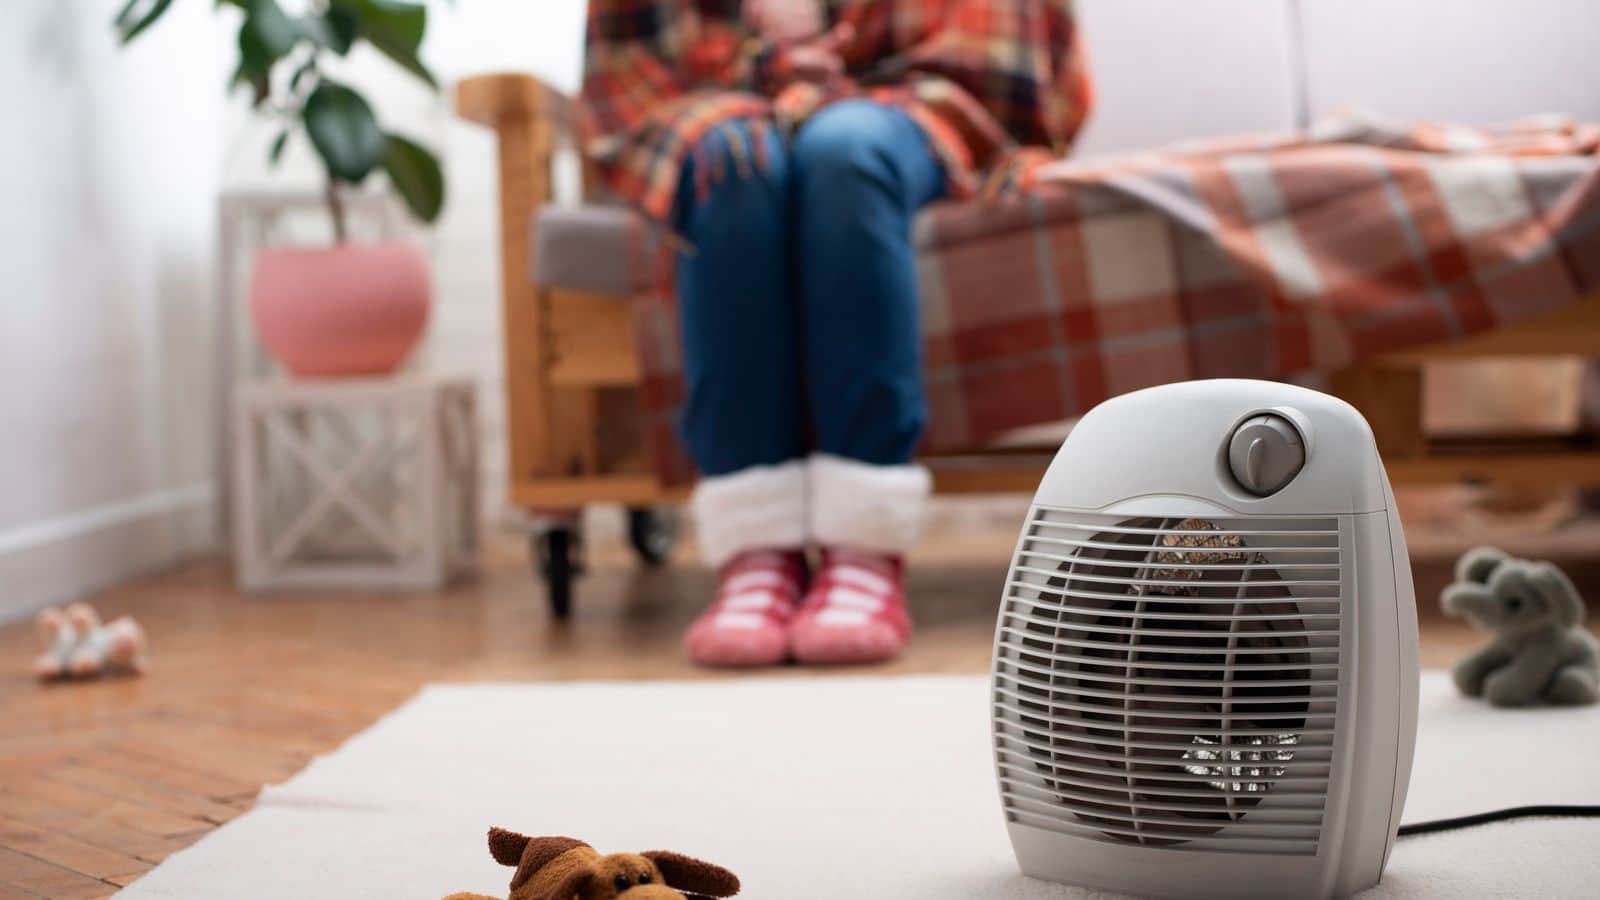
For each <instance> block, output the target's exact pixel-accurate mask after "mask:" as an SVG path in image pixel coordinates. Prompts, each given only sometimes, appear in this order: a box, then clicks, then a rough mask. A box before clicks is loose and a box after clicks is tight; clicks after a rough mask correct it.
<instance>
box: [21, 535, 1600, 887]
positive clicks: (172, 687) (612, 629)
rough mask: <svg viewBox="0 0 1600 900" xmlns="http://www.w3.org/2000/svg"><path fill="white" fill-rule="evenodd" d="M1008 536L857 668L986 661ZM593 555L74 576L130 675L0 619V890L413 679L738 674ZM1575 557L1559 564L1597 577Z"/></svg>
mask: <svg viewBox="0 0 1600 900" xmlns="http://www.w3.org/2000/svg"><path fill="white" fill-rule="evenodd" d="M1014 540H1015V533H1014V532H1010V531H1008V529H1006V528H988V529H980V533H976V534H974V533H972V532H971V530H970V529H965V530H964V529H954V530H952V532H951V536H948V537H945V538H933V539H931V540H930V541H928V542H925V544H924V546H923V547H922V548H920V549H919V551H918V553H917V554H916V558H915V559H914V565H913V567H912V569H911V573H912V574H911V595H912V597H913V600H914V607H915V611H916V615H917V622H918V628H919V631H918V634H917V638H916V640H915V641H914V642H913V644H912V648H911V650H910V652H909V653H907V654H906V656H905V657H904V658H903V659H901V660H899V661H897V662H895V663H893V664H892V665H889V666H884V667H880V668H876V669H874V670H872V671H874V672H878V673H884V674H889V673H905V672H971V673H976V672H981V671H983V670H984V669H985V668H986V667H987V664H988V660H989V645H990V641H991V639H992V629H993V626H994V622H993V616H994V604H995V591H996V584H997V583H998V582H999V581H1000V579H1001V577H1002V576H1003V573H1004V567H1005V560H1006V559H1007V557H1008V556H1009V553H1010V549H1011V544H1012V542H1013V541H1014ZM1589 546H1590V547H1592V546H1595V545H1594V544H1590V545H1589ZM592 555H593V557H594V558H593V559H592V561H591V567H592V570H593V571H592V572H591V574H590V575H589V576H588V577H587V578H586V579H585V580H584V581H583V583H582V586H581V594H580V598H579V605H578V611H577V615H576V618H575V620H574V621H573V622H572V623H570V624H569V625H566V626H562V627H557V626H555V625H553V624H552V623H551V622H550V621H549V620H548V619H547V617H546V615H545V612H544V609H543V606H542V603H541V598H540V596H539V593H538V589H537V588H536V587H535V584H534V582H533V581H532V579H531V577H530V576H529V574H528V570H527V568H526V561H525V559H524V558H523V556H522V554H521V552H520V547H518V546H515V545H513V544H510V543H502V544H497V545H495V546H492V547H491V548H490V549H489V551H488V552H487V554H486V563H485V571H484V573H483V574H482V575H481V576H480V577H479V578H478V579H477V580H476V581H474V582H472V583H469V584H464V585H462V586H460V587H457V588H455V589H452V590H449V591H446V592H442V593H438V594H425V595H416V596H406V597H383V596H362V595H352V594H309V593H307V594H295V595H286V596H274V597H247V596H242V595H240V594H239V593H237V592H235V591H234V590H233V588H232V586H231V582H230V574H229V571H228V569H227V567H226V566H225V565H224V564H222V563H219V562H196V563H191V564H187V565H184V566H182V567H181V568H179V569H177V570H176V571H172V572H168V573H165V574H161V575H157V576H154V577H150V578H146V579H143V580H140V581H138V582H136V583H133V584H129V585H126V586H123V587H119V588H116V589H114V590H110V591H107V592H104V593H103V594H102V595H100V596H98V597H95V598H92V599H93V601H94V602H95V603H96V604H97V605H98V606H99V607H100V609H101V611H102V613H104V614H107V615H117V614H121V613H125V612H126V613H132V614H134V615H135V616H136V617H138V618H139V620H140V621H141V622H142V623H143V624H144V626H145V628H146V630H147V631H148V632H149V634H150V636H151V641H152V645H153V650H154V652H153V665H152V669H151V671H150V673H149V674H148V675H147V676H145V677H143V678H136V679H121V680H116V681H108V682H102V683H92V684H67V685H55V686H39V685H37V684H35V683H34V682H33V681H32V680H31V679H30V678H29V677H28V676H27V675H26V674H25V673H26V669H27V665H28V661H29V660H31V659H32V657H33V656H34V655H35V654H36V653H37V652H38V650H39V639H38V637H37V635H36V634H35V633H34V631H33V629H32V628H31V627H30V626H28V625H27V624H25V623H22V624H13V625H11V626H7V627H5V628H0V660H3V661H4V663H3V667H0V900H7V898H13V897H35V896H38V897H61V898H80V897H99V896H104V895H106V894H109V893H112V892H113V891H115V890H116V888H117V886H119V885H125V884H127V883H129V882H131V881H132V880H133V879H136V878H138V877H139V875H140V874H141V873H143V872H145V871H147V870H149V869H150V868H151V867H152V866H154V865H155V864H156V863H158V862H160V861H161V860H162V859H163V858H165V857H166V856H167V855H168V854H171V853H173V852H175V851H177V850H179V849H181V848H183V847H186V846H188V845H189V844H191V843H193V842H194V841H195V840H197V839H198V838H199V837H200V836H201V835H203V834H205V833H206V832H207V831H209V830H211V829H212V828H215V827H217V826H218V825H219V824H222V823H224V822H227V821H228V820H229V819H232V818H233V817H235V816H238V815H240V814H241V813H243V812H245V811H246V810H247V809H249V807H250V805H251V803H252V802H253V799H254V797H255V794H256V792H257V790H258V789H259V788H260V787H261V785H263V784H267V783H272V782H277V781H281V780H283V779H285V778H287V777H289V776H290V775H292V774H294V773H295V772H297V771H298V770H300V769H301V768H302V767H304V766H305V765H306V763H307V762H308V761H309V760H310V759H311V758H312V757H313V756H315V755H317V754H320V753H325V752H327V751H329V750H332V749H333V748H334V747H336V746H337V745H338V744H339V743H340V742H341V741H343V740H344V739H345V738H347V737H349V736H350V735H352V734H354V733H355V732H357V731H359V730H361V729H362V728H364V727H366V726H367V725H369V724H371V723H372V722H373V721H374V720H375V719H377V718H378V717H379V716H381V715H383V714H384V713H385V712H387V711H389V710H391V709H393V708H394V707H395V706H397V705H398V704H399V703H400V702H401V701H403V700H404V699H406V697H408V696H409V695H410V694H411V693H412V692H414V691H415V690H416V689H417V688H418V687H419V686H421V685H422V684H424V683H427V682H430V681H460V680H475V679H546V680H562V679H581V678H590V677H605V678H612V679H617V678H622V679H627V678H715V677H739V676H727V675H719V674H715V673H706V672H703V671H698V670H695V669H693V668H691V667H690V666H689V665H688V664H687V663H686V662H685V661H684V660H683V658H682V655H681V654H680V652H679V650H678V647H677V641H678V636H679V634H680V632H681V630H682V626H683V625H684V623H685V622H687V621H688V619H689V618H690V617H692V616H693V615H694V613H695V612H696V611H697V609H698V608H699V605H700V604H701V603H702V602H703V599H704V598H705V597H706V596H707V593H708V591H709V589H710V587H711V580H710V576H709V574H708V573H706V572H705V571H704V570H703V569H701V568H700V567H699V566H698V565H694V564H692V563H681V564H678V565H676V566H670V567H667V568H663V569H659V570H654V571H646V570H642V569H639V568H636V567H635V566H634V565H633V564H632V563H631V561H630V560H629V558H628V556H627V554H626V553H625V552H624V551H623V549H622V548H620V547H617V546H605V547H600V548H595V550H594V552H593V554H592ZM1588 559H1589V562H1588V563H1586V564H1582V565H1580V566H1578V572H1577V575H1578V578H1579V580H1580V581H1581V582H1582V584H1583V586H1584V587H1585V588H1587V589H1588V590H1590V591H1591V592H1592V593H1591V596H1597V595H1600V590H1597V588H1600V563H1596V562H1595V561H1594V554H1592V553H1590V554H1588ZM1415 568H1416V573H1417V588H1418V597H1419V599H1420V600H1421V603H1420V605H1421V607H1422V608H1423V610H1424V623H1423V660H1424V664H1425V665H1430V666H1443V665H1446V664H1448V663H1449V661H1450V660H1451V659H1453V658H1454V657H1455V656H1456V655H1458V654H1459V653H1461V652H1462V651H1463V650H1464V649H1466V648H1467V647H1469V646H1471V645H1473V644H1475V643H1476V642H1477V641H1478V638H1477V637H1476V636H1474V635H1473V634H1471V633H1470V632H1469V631H1468V630H1467V629H1466V628H1465V626H1462V625H1461V624H1459V623H1456V622H1449V621H1445V620H1442V619H1440V618H1438V616H1437V614H1436V613H1435V612H1434V611H1433V610H1434V609H1435V602H1434V599H1433V598H1435V597H1437V594H1438V590H1439V588H1440V587H1441V586H1442V585H1443V584H1444V582H1445V581H1446V580H1447V579H1448V575H1449V565H1448V560H1447V559H1446V558H1445V557H1444V556H1443V555H1436V556H1435V557H1433V558H1422V557H1419V559H1418V561H1417V565H1416V567H1415ZM858 673H859V670H856V671H855V672H851V674H858ZM777 674H790V673H789V672H783V671H780V672H778V673H777ZM744 677H748V676H744Z"/></svg>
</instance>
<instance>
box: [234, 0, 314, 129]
mask: <svg viewBox="0 0 1600 900" xmlns="http://www.w3.org/2000/svg"><path fill="white" fill-rule="evenodd" d="M299 40H300V28H299V26H298V25H296V24H295V21H294V20H293V19H291V18H289V17H288V16H287V15H285V14H284V12H283V9H282V8H281V7H280V6H278V4H277V0H248V2H247V3H246V6H245V14H244V21H243V22H242V23H240V25H239V74H238V75H237V76H235V77H236V80H242V81H245V82H247V83H249V84H250V85H251V86H252V87H253V88H254V89H255V98H254V105H256V106H260V105H261V104H262V103H264V102H266V99H267V97H268V95H269V94H270V93H271V90H272V79H271V72H272V67H273V65H274V64H276V63H277V62H278V60H280V59H282V58H283V57H285V56H287V55H288V53H289V51H290V50H292V49H294V45H295V43H296V42H297V41H299Z"/></svg>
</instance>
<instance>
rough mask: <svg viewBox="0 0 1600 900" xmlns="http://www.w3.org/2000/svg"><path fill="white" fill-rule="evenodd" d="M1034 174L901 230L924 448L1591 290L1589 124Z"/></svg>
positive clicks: (1218, 145) (650, 321)
mask: <svg viewBox="0 0 1600 900" xmlns="http://www.w3.org/2000/svg"><path fill="white" fill-rule="evenodd" d="M1037 179H1038V184H1037V185H1036V186H1035V187H1034V188H1033V189H1031V190H1030V191H1029V192H1028V193H1027V195H1026V196H1024V197H1020V198H1016V199H1011V200H1005V201H1002V202H998V203H995V204H988V205H985V204H978V203H948V204H943V205H940V206H936V207H934V208H932V209H931V210H930V211H928V212H927V213H925V214H924V215H923V217H922V218H921V220H920V221H919V224H918V228H917V235H916V240H917V246H918V250H919V265H920V269H921V294H922V311H923V316H922V330H923V342H924V366H925V378H926V384H927V390H928V403H929V420H930V429H929V432H928V434H927V437H926V440H925V448H926V449H927V450H930V451H955V450H962V449H966V448H973V447H977V446H981V445H982V444H984V443H985V442H987V441H989V440H991V439H993V438H994V437H996V436H998V435H1000V434H1001V433H1003V432H1005V431H1008V430H1010V429H1014V428H1019V427H1023V426H1027V425H1035V424H1039V423H1043V422H1051V421H1057V420H1061V419H1065V418H1070V417H1072V416H1076V415H1079V414H1081V413H1083V412H1084V411H1086V410H1087V409H1089V408H1090V407H1091V406H1093V405H1095V404H1096V403H1098V402H1100V401H1101V400H1104V399H1106V398H1108V397H1111V396H1114V395H1117V394H1121V393H1125V392H1127V391H1131V390H1135V389H1138V388H1143V387H1148V386H1151V385H1156V384H1164V383H1168V382H1173V381H1181V380H1186V379H1193V378H1216V377H1254V378H1282V377H1286V376H1291V375H1294V374H1297V373H1301V372H1305V371H1308V370H1327V369H1333V368H1338V367H1341V366H1345V365H1348V364H1350V363H1351V362H1354V361H1358V360H1360V359H1363V358H1366V357H1370V356H1373V355H1375V354H1379V353H1382V352H1385V351H1390V350H1395V349H1399V348H1403V347H1406V346H1411V345H1418V344H1425V343H1430V342H1434V341H1441V340H1448V339H1451V338H1458V337H1461V336H1463V335H1466V334H1469V333H1471V332H1475V331H1480V330H1483V329H1487V328H1492V327H1495V326H1498V325H1505V324H1509V323H1512V322H1515V321H1518V320H1520V319H1524V318H1527V317H1529V316H1532V315H1534V314H1536V313H1539V312H1541V311H1544V310H1547V309H1550V308H1553V307H1557V306H1561V305H1563V304H1567V303H1570V302H1573V301H1574V300H1575V299H1577V298H1579V297H1581V296H1583V295H1584V294H1587V293H1590V292H1593V291H1595V290H1597V289H1600V126H1592V125H1584V126H1579V125H1574V124H1572V123H1569V122H1560V121H1538V122H1530V123H1523V124H1519V125H1515V126H1512V127H1508V128H1505V129H1499V130H1473V129H1465V128H1452V127H1448V126H1432V125H1424V126H1417V127H1412V128H1399V127H1392V126H1387V125H1384V124H1381V123H1376V122H1374V121H1371V120H1365V119H1360V118H1343V119H1340V120H1337V121H1330V122H1326V123H1323V124H1322V125H1320V126H1318V127H1317V128H1314V129H1313V130H1312V131H1311V133H1310V134H1289V135H1276V136H1265V137H1258V138H1248V139H1240V140H1233V141H1227V142H1214V143H1210V144H1206V145H1198V146H1190V147H1183V148H1173V149H1168V150H1165V151H1162V152H1158V153H1151V154H1146V155H1139V156H1132V157H1126V158H1120V159H1115V160H1110V161H1106V162H1072V161H1063V162H1058V163H1053V164H1051V165H1049V166H1045V167H1043V168H1041V169H1040V170H1039V171H1038V172H1037ZM636 308H637V311H638V312H637V323H636V334H637V335H638V337H639V353H640V357H641V363H642V368H643V371H644V373H645V380H644V388H643V404H644V407H645V411H646V421H647V426H648V428H649V432H650V436H651V442H652V446H653V448H654V451H655V456H656V461H657V466H658V469H659V471H660V473H661V475H662V477H663V478H665V479H667V480H668V481H681V480H683V479H684V478H686V477H688V476H689V475H691V474H692V470H691V468H690V466H689V464H688V461H687V459H686V458H685V457H684V454H683V452H682V450H681V448H680V447H679V445H678V442H677V438H676V435H675V432H674V423H675V422H676V419H677V411H678V408H679V407H680V406H681V405H682V400H683V385H682V372H681V364H680V357H679V351H678V347H679V344H678V326H677V313H676V309H675V307H674V305H673V303H672V301H671V299H670V297H668V296H664V295H663V296H653V297H648V298H642V299H641V302H639V303H637V304H636Z"/></svg>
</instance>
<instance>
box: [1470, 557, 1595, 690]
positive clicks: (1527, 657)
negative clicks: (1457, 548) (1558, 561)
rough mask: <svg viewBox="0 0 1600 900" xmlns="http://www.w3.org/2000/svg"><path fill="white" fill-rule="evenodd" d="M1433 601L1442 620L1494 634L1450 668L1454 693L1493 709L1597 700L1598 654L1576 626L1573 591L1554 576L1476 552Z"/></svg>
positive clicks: (1549, 570) (1579, 618)
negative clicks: (1458, 619)
mask: <svg viewBox="0 0 1600 900" xmlns="http://www.w3.org/2000/svg"><path fill="white" fill-rule="evenodd" d="M1440 599H1441V601H1442V602H1443V604H1444V611H1445V612H1446V613H1447V614H1449V615H1453V616H1465V617H1466V618H1467V619H1468V620H1469V621H1471V622H1472V623H1473V624H1474V625H1477V626H1478V627H1479V628H1483V629H1485V630H1487V631H1492V632H1494V634H1495V639H1494V640H1493V641H1491V642H1490V643H1489V646H1487V647H1484V648H1483V649H1482V650H1479V651H1478V652H1476V653H1473V654H1472V655H1470V656H1468V657H1467V658H1465V659H1463V660H1461V661H1460V662H1458V663H1456V666H1455V672H1454V674H1455V682H1456V687H1458V688H1460V689H1461V693H1463V694H1466V695H1467V696H1469V697H1483V698H1485V699H1487V700H1488V701H1489V702H1490V703H1493V704H1494V705H1495V706H1529V705H1532V704H1534V703H1540V702H1544V703H1558V704H1582V703H1593V702H1595V701H1596V700H1597V699H1600V648H1597V646H1596V643H1595V639H1594V636H1593V635H1591V634H1589V632H1587V631H1585V630H1584V628H1583V626H1582V624H1581V623H1582V622H1583V614H1584V608H1583V599H1582V598H1581V597H1579V596H1578V589H1577V588H1576V587H1574V586H1573V584H1572V581H1571V580H1570V579H1568V578H1567V576H1566V573H1564V572H1562V571H1561V570H1560V569H1558V568H1556V567H1555V566H1553V565H1551V564H1550V563H1547V562H1534V561H1532V560H1526V559H1516V558H1513V557H1511V556H1507V555H1506V554H1505V553H1503V552H1501V551H1499V550H1496V549H1494V548H1493V547H1479V548H1478V549H1476V550H1472V551H1470V552H1468V553H1467V554H1466V555H1465V556H1463V557H1461V560H1460V561H1459V562H1457V563H1456V580H1455V583H1454V584H1451V585H1450V586H1449V587H1447V588H1445V589H1444V594H1443V595H1442V596H1441V598H1440Z"/></svg>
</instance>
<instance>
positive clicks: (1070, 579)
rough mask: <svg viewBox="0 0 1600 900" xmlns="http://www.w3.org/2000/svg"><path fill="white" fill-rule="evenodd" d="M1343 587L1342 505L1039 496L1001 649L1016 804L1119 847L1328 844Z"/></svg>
mask: <svg viewBox="0 0 1600 900" xmlns="http://www.w3.org/2000/svg"><path fill="white" fill-rule="evenodd" d="M1340 583H1341V556H1340V539H1339V523H1338V520H1337V519H1333V518H1270V519H1268V518H1260V519H1239V518H1211V519H1194V518H1178V517H1173V518H1159V517H1140V518H1132V519H1129V518H1120V519H1119V518H1112V517H1106V516H1099V515H1092V514H1080V513H1074V512H1067V511H1063V510H1054V509H1049V508H1038V507H1036V508H1035V509H1034V511H1033V512H1032V514H1031V515H1030V518H1029V523H1028V528H1027V532H1026V533H1025V534H1024V536H1023V538H1022V543H1021V545H1020V547H1019V549H1018V552H1017V557H1016V560H1015V561H1014V563H1013V565H1012V567H1011V574H1010V577H1009V579H1008V581H1007V585H1006V591H1005V597H1004V601H1003V605H1002V611H1001V615H1000V624H999V629H1000V634H999V640H998V641H997V650H996V660H995V675H994V689H993V705H994V735H995V754H996V760H997V764H998V767H999V772H1000V785H1001V794H1002V800H1003V803H1004V805H1005V809H1006V815H1007V817H1008V818H1010V819H1012V820H1014V821H1017V822H1020V823H1023V824H1026V825H1030V826H1033V827H1036V828H1043V829H1049V830H1055V831H1060V832H1063V833H1066V834H1072V835H1077V836H1080V837H1085V838H1089V839H1094V840H1103V841H1110V842H1114V843H1131V844H1139V845H1144V846H1154V847H1168V848H1174V849H1198V850H1211V851H1217V850H1221V851H1229V850H1232V851H1246V852H1252V853H1281V854H1315V853H1316V850H1317V843H1318V838H1319V835H1320V833H1321V828H1322V814H1323V808H1324V801H1325V799H1326V796H1327V789H1328V777H1329V773H1330V766H1331V762H1332V754H1333V746H1334V741H1333V738H1334V722H1335V713H1336V704H1337V699H1338V682H1339V662H1340V646H1339V643H1340V642H1339V632H1340V623H1341V616H1342V615H1343V604H1342V602H1341V599H1342V598H1341V589H1340Z"/></svg>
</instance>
